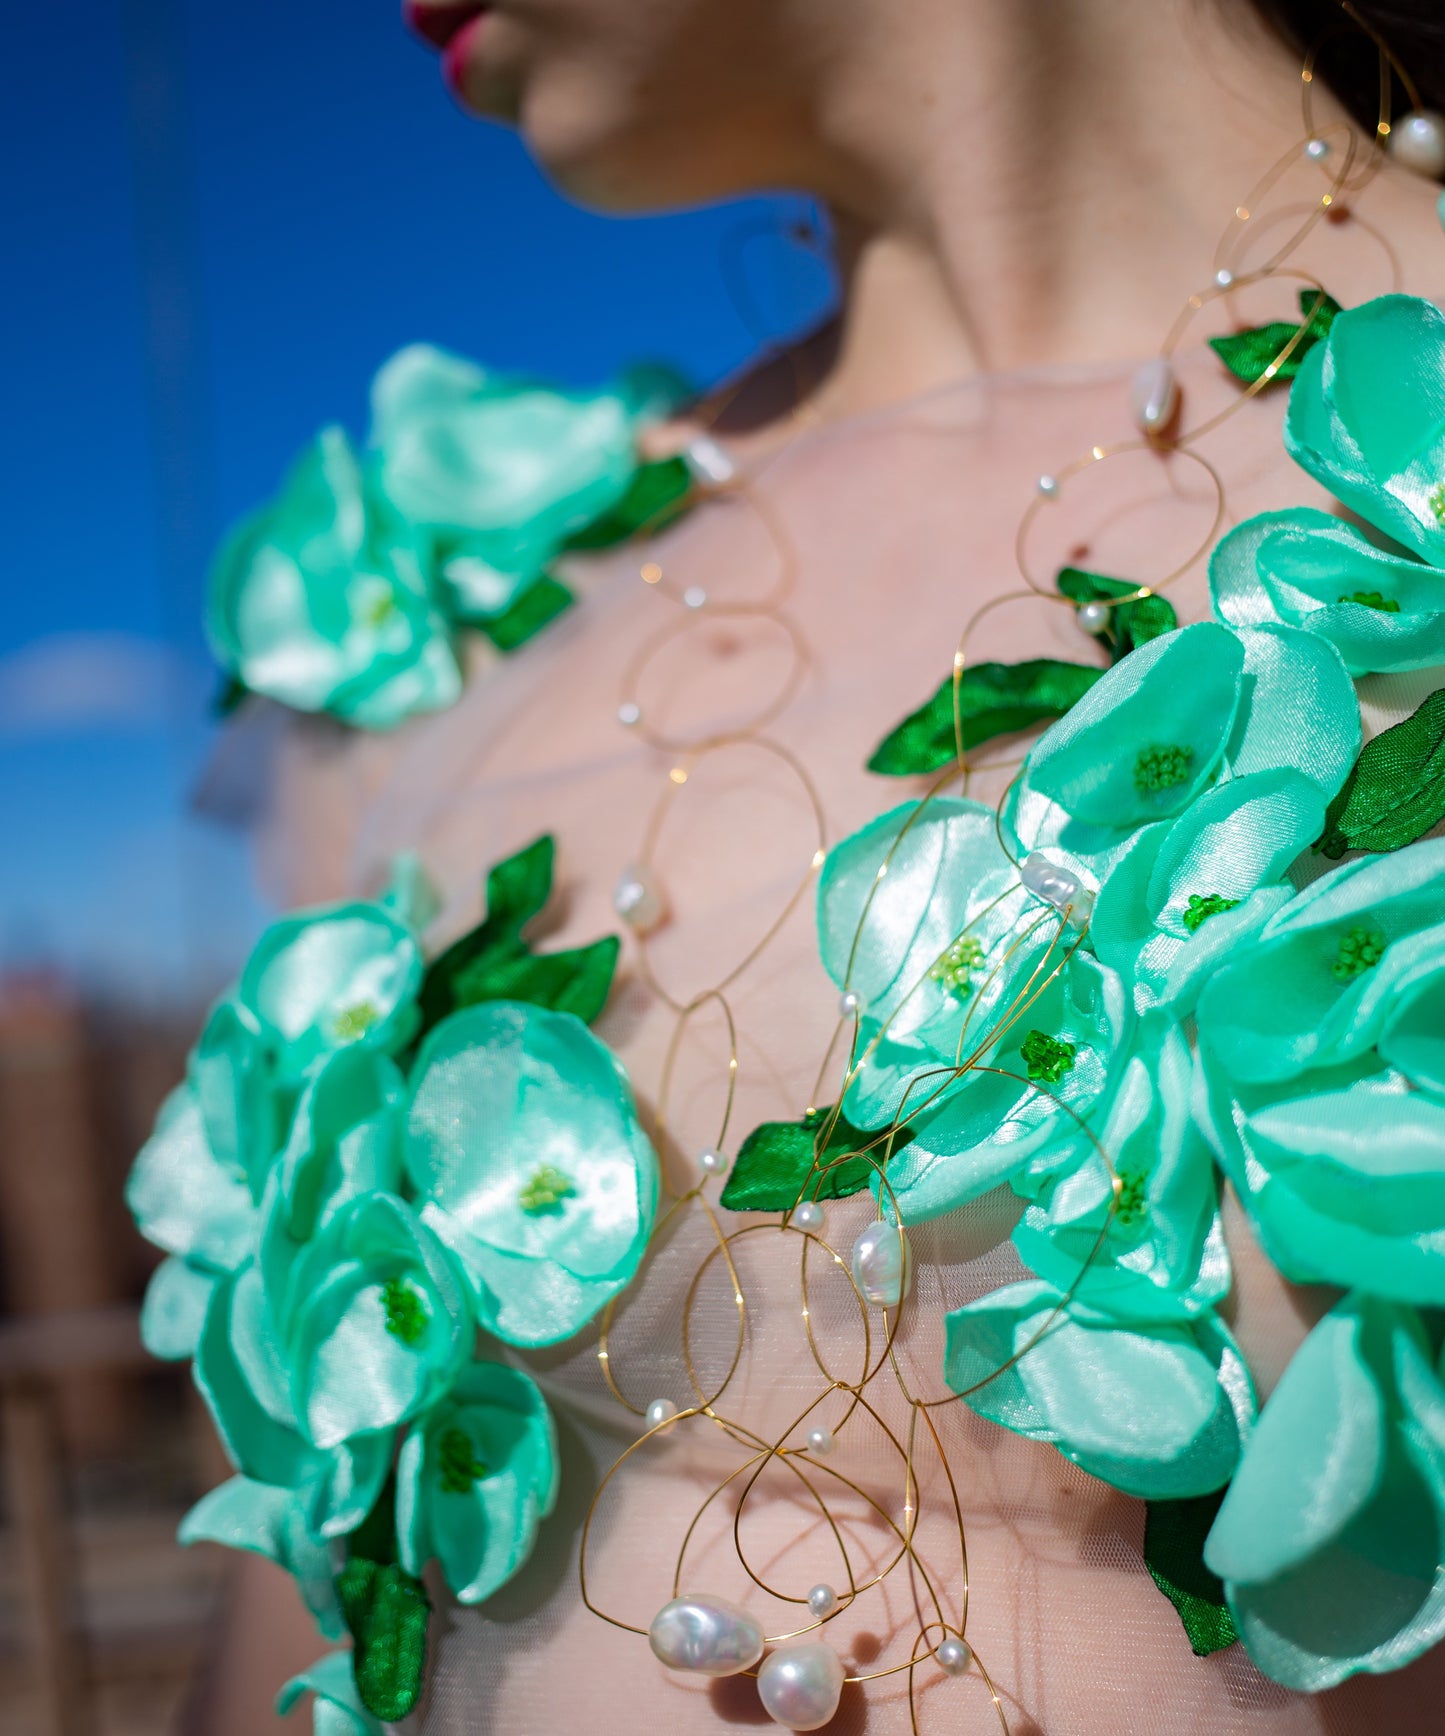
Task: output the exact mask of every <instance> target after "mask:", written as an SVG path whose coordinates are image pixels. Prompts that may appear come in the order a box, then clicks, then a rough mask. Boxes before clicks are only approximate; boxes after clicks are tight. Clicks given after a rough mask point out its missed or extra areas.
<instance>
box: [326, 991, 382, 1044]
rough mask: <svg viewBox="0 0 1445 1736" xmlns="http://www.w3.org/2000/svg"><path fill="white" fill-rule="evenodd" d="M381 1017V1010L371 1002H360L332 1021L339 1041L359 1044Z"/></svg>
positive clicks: (340, 1013)
mask: <svg viewBox="0 0 1445 1736" xmlns="http://www.w3.org/2000/svg"><path fill="white" fill-rule="evenodd" d="M380 1017H381V1008H380V1007H378V1006H375V1005H373V1003H372V1002H371V1001H358V1002H357V1003H356V1005H355V1006H354V1007H347V1008H345V1009H344V1010H343V1011H342V1012H339V1013H338V1014H337V1015H336V1018H335V1019H334V1020H333V1021H332V1027H331V1028H332V1029H333V1030H334V1031H335V1032H336V1036H337V1039H338V1041H340V1042H342V1043H355V1042H359V1041H360V1039H361V1038H362V1037H364V1036H365V1035H366V1033H367V1032H368V1031H369V1030H370V1029H371V1027H372V1026H373V1025H374V1024H375V1023H376V1022H377V1020H378V1019H380Z"/></svg>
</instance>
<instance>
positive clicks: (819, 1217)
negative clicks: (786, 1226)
mask: <svg viewBox="0 0 1445 1736" xmlns="http://www.w3.org/2000/svg"><path fill="white" fill-rule="evenodd" d="M793 1228H794V1229H795V1230H807V1231H808V1232H809V1233H810V1234H811V1235H814V1236H817V1235H821V1234H822V1230H823V1208H822V1206H820V1205H819V1204H818V1202H817V1200H804V1201H803V1203H802V1204H801V1205H798V1206H794V1207H793Z"/></svg>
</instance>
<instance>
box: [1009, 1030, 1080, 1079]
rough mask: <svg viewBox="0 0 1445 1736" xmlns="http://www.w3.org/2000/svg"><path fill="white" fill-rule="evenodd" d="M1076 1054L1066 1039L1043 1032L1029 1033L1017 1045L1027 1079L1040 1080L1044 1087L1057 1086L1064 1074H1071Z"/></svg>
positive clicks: (1075, 1050)
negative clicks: (1027, 1073)
mask: <svg viewBox="0 0 1445 1736" xmlns="http://www.w3.org/2000/svg"><path fill="white" fill-rule="evenodd" d="M1077 1053H1078V1051H1077V1049H1076V1048H1075V1047H1074V1045H1073V1044H1072V1043H1070V1042H1069V1041H1067V1039H1065V1038H1063V1037H1051V1036H1049V1035H1048V1034H1047V1032H1045V1031H1030V1032H1029V1034H1028V1036H1026V1037H1025V1038H1024V1040H1023V1042H1022V1043H1021V1044H1020V1045H1019V1054H1020V1055H1022V1056H1023V1059H1024V1065H1025V1066H1026V1067H1027V1068H1028V1070H1029V1078H1030V1079H1034V1080H1042V1081H1043V1083H1044V1084H1045V1085H1057V1084H1058V1082H1059V1080H1060V1079H1062V1078H1063V1076H1064V1074H1065V1073H1072V1072H1073V1070H1074V1056H1075V1055H1076V1054H1077Z"/></svg>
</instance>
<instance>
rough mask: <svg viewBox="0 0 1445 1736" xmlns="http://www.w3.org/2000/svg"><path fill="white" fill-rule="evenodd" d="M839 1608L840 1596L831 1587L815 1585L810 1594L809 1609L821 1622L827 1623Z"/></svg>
mask: <svg viewBox="0 0 1445 1736" xmlns="http://www.w3.org/2000/svg"><path fill="white" fill-rule="evenodd" d="M837 1607H838V1594H837V1592H836V1591H834V1590H833V1588H832V1586H831V1585H815V1586H814V1587H813V1589H812V1590H811V1591H810V1592H809V1593H808V1608H809V1609H810V1610H812V1612H813V1614H814V1615H815V1616H817V1618H818V1620H819V1621H826V1620H827V1619H828V1617H829V1616H830V1615H832V1613H833V1611H834V1610H835V1609H837Z"/></svg>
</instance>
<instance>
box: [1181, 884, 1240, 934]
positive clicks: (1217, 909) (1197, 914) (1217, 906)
mask: <svg viewBox="0 0 1445 1736" xmlns="http://www.w3.org/2000/svg"><path fill="white" fill-rule="evenodd" d="M1238 903H1239V900H1238V899H1237V898H1226V897H1225V896H1224V895H1223V894H1222V893H1220V892H1204V893H1199V892H1191V893H1190V894H1189V903H1188V906H1187V907H1186V908H1185V911H1184V926H1185V927H1186V928H1187V929H1188V930H1189V932H1190V933H1191V934H1198V932H1199V930H1200V929H1201V928H1202V927H1203V925H1204V924H1205V923H1206V922H1208V921H1209V919H1210V917H1211V916H1220V915H1222V914H1223V912H1224V911H1226V910H1233V909H1234V908H1235V906H1236V905H1237V904H1238Z"/></svg>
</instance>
